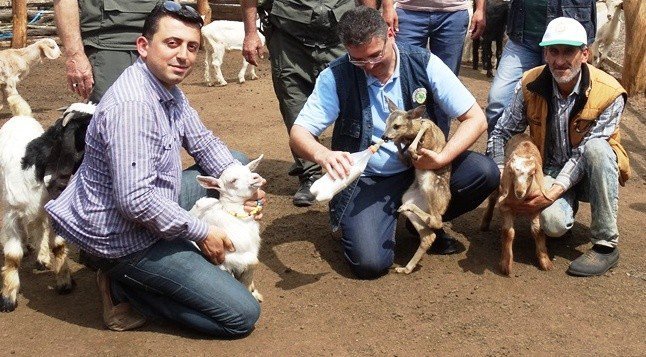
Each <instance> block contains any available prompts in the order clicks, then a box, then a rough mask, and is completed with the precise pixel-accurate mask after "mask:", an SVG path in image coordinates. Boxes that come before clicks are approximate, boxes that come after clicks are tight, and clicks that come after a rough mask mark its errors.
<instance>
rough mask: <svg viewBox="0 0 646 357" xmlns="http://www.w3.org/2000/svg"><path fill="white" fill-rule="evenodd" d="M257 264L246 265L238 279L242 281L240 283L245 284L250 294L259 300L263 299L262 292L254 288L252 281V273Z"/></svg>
mask: <svg viewBox="0 0 646 357" xmlns="http://www.w3.org/2000/svg"><path fill="white" fill-rule="evenodd" d="M256 267H257V265H255V264H254V265H250V266H248V267H247V269H246V270H245V271H244V272H242V274H240V276H239V277H238V281H240V282H241V283H242V285H244V286H246V287H247V289H248V290H249V292H250V293H251V295H253V297H255V298H256V300H258V301H259V302H262V301H263V299H264V298H263V297H262V294H261V293H259V292H258V290H256V285H255V284H254V283H253V273H254V271H256Z"/></svg>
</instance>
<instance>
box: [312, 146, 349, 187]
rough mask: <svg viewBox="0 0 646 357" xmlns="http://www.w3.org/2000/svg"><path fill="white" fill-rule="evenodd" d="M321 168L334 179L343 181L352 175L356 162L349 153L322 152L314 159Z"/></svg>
mask: <svg viewBox="0 0 646 357" xmlns="http://www.w3.org/2000/svg"><path fill="white" fill-rule="evenodd" d="M319 156H321V157H319ZM314 161H316V162H317V163H318V164H319V165H321V167H322V168H323V169H324V170H325V171H326V172H327V173H329V174H330V176H332V178H333V179H335V180H336V179H343V178H345V177H347V176H348V175H349V174H350V170H351V169H352V165H353V164H354V161H353V160H352V155H351V154H350V153H349V152H347V151H331V150H328V149H325V150H321V152H319V153H317V155H316V156H315V157H314Z"/></svg>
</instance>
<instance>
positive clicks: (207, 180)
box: [196, 175, 222, 190]
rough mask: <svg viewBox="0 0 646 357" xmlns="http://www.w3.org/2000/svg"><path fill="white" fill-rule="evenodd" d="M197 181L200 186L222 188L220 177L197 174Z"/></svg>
mask: <svg viewBox="0 0 646 357" xmlns="http://www.w3.org/2000/svg"><path fill="white" fill-rule="evenodd" d="M196 179H197V182H198V183H199V184H200V186H202V187H204V188H208V189H214V190H220V189H221V188H222V183H221V181H220V180H219V179H216V178H215V177H212V176H199V175H198V176H197V177H196Z"/></svg>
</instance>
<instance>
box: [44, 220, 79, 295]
mask: <svg viewBox="0 0 646 357" xmlns="http://www.w3.org/2000/svg"><path fill="white" fill-rule="evenodd" d="M47 224H49V220H47ZM49 246H50V247H51V249H52V253H54V260H53V261H52V269H53V270H54V276H55V277H56V292H57V293H59V294H61V295H62V294H69V293H70V292H71V291H72V289H73V288H74V285H75V283H74V280H73V279H72V276H71V275H70V267H69V265H68V261H67V252H68V251H67V245H66V244H65V240H63V238H61V237H60V236H57V235H56V234H55V233H54V232H53V231H52V230H50V231H49Z"/></svg>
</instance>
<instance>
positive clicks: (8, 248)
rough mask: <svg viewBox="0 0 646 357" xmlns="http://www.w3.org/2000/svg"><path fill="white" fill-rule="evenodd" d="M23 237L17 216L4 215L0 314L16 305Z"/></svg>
mask: <svg viewBox="0 0 646 357" xmlns="http://www.w3.org/2000/svg"><path fill="white" fill-rule="evenodd" d="M23 237H24V230H23V229H22V227H21V226H20V218H19V217H18V214H17V213H15V212H13V211H12V212H8V213H6V214H5V216H4V219H3V224H2V228H1V229H0V242H3V243H4V244H3V245H4V249H3V252H4V265H3V266H2V293H1V294H2V301H0V311H2V312H10V311H13V310H15V309H16V306H17V305H18V301H17V299H18V290H19V289H20V277H19V275H18V269H19V268H20V262H21V261H22V257H23V249H22V238H23Z"/></svg>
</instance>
